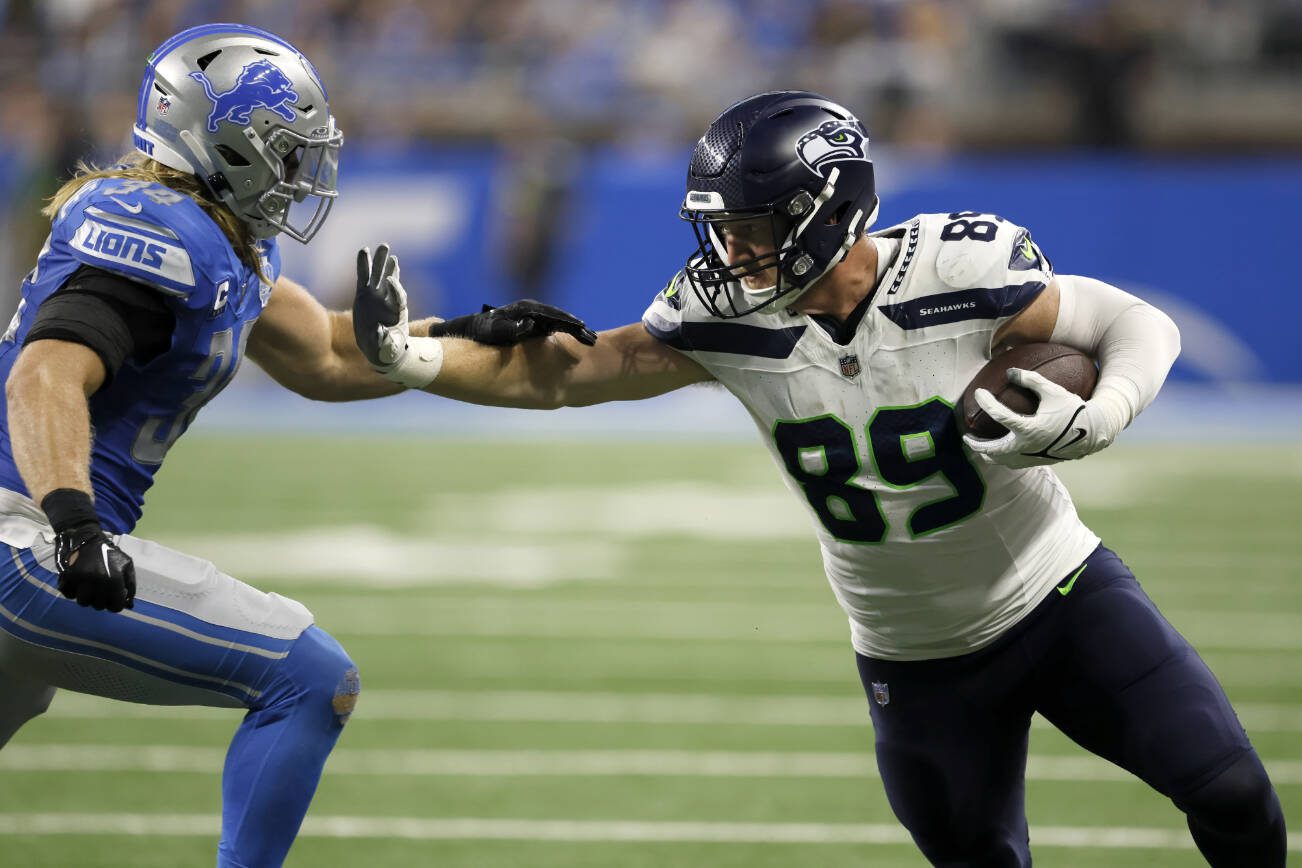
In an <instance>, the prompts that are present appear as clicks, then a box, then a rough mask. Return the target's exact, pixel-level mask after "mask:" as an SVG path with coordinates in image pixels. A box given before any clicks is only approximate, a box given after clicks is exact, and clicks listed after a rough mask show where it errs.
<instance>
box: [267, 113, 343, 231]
mask: <svg viewBox="0 0 1302 868" xmlns="http://www.w3.org/2000/svg"><path fill="white" fill-rule="evenodd" d="M343 143H344V136H343V133H341V132H340V131H339V130H338V129H337V128H336V127H335V125H334V118H330V123H329V124H328V126H327V127H326V128H325V130H324V131H323V134H322V135H321V136H320V137H316V138H309V137H308V136H304V135H301V134H300V133H297V132H295V131H294V130H291V129H286V128H284V127H282V128H280V129H278V130H276V131H275V132H273V133H272V134H271V135H270V136H268V137H267V149H268V150H269V151H270V152H271V153H272V154H273V155H278V154H283V155H284V156H283V157H281V158H280V159H278V160H277V159H275V158H274V157H273V159H272V162H273V163H274V164H275V165H276V167H277V172H278V174H279V176H280V180H279V181H277V182H276V183H275V184H273V185H272V187H271V189H269V190H267V192H265V193H263V194H262V195H261V196H259V197H258V199H257V202H256V204H255V205H254V210H255V211H256V213H257V214H259V215H260V216H261V217H262V219H263V220H265V221H266V223H267V225H268V227H269V228H271V229H273V230H274V231H276V232H283V233H285V234H286V235H288V236H289V237H290V238H293V239H294V240H296V241H301V242H303V243H307V241H308V240H309V239H311V237H312V236H313V235H315V234H316V233H317V230H318V229H320V228H321V224H323V223H325V219H326V217H327V216H329V214H330V208H331V206H332V205H334V201H335V198H336V197H337V196H338V195H339V191H338V189H337V187H336V184H337V183H338V180H339V149H340V148H341V147H342V146H343ZM300 206H301V207H300Z"/></svg>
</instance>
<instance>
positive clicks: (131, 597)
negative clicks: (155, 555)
mask: <svg viewBox="0 0 1302 868" xmlns="http://www.w3.org/2000/svg"><path fill="white" fill-rule="evenodd" d="M122 582H123V584H124V585H125V586H126V592H127V598H126V607H127V608H128V609H131V608H134V606H135V599H136V565H135V564H134V563H133V562H131V561H127V565H126V566H125V567H124V568H123V569H122Z"/></svg>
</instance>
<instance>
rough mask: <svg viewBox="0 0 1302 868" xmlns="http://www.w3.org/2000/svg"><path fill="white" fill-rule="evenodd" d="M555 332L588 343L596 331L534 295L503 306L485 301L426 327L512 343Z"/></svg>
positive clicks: (499, 343) (486, 341) (482, 340)
mask: <svg viewBox="0 0 1302 868" xmlns="http://www.w3.org/2000/svg"><path fill="white" fill-rule="evenodd" d="M556 332H563V333H565V334H567V335H573V336H574V338H575V340H577V341H578V342H579V343H581V344H586V345H588V346H592V345H593V344H595V343H596V342H597V333H596V332H594V331H593V330H592V329H590V328H588V327H587V326H586V325H584V323H583V320H581V319H579V318H578V317H576V316H574V315H573V314H571V313H568V312H566V311H563V310H561V309H560V308H559V307H554V306H553V305H550V304H544V303H542V302H541V301H534V300H533V299H524V300H523V301H513V302H511V303H510V304H508V305H504V306H502V307H493V306H492V305H487V304H486V305H484V309H483V311H481V312H480V313H476V314H470V315H468V316H459V317H456V318H455V319H450V320H447V321H446V322H441V323H435V324H434V325H432V326H430V330H429V333H430V335H431V336H436V335H448V336H449V337H457V338H469V339H470V340H472V341H475V342H476V343H481V344H492V345H493V346H511V345H513V344H518V343H520V342H521V341H527V340H529V339H530V338H541V337H546V336H547V335H550V334H555V333H556Z"/></svg>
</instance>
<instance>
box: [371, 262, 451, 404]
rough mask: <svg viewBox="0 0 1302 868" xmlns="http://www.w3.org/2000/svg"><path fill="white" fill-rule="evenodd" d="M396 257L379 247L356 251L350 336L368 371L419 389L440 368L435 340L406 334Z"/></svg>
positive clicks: (439, 350)
mask: <svg viewBox="0 0 1302 868" xmlns="http://www.w3.org/2000/svg"><path fill="white" fill-rule="evenodd" d="M398 274H399V270H398V257H396V256H392V255H390V253H389V245H387V244H381V245H380V246H379V247H377V248H376V250H375V259H374V260H372V259H371V251H370V248H367V247H363V248H362V249H361V250H359V251H357V295H356V296H355V297H354V299H353V337H354V338H355V339H356V340H357V346H358V348H359V349H360V350H361V351H362V355H364V356H365V357H366V360H367V361H368V362H370V364H371V367H372V368H374V369H375V370H376V371H377V372H378V373H380V374H383V375H384V376H385V377H387V378H388V379H390V380H392V381H393V382H395V383H400V384H401V385H404V386H408V387H410V388H415V389H419V388H423V387H424V386H428V385H429V384H430V383H432V382H434V378H435V377H437V376H438V375H439V371H440V370H441V369H442V367H443V344H442V343H440V342H439V340H438V339H437V338H413V337H411V336H410V334H409V333H408V325H407V292H406V290H404V289H403V288H402V282H401V281H400V280H399V279H398Z"/></svg>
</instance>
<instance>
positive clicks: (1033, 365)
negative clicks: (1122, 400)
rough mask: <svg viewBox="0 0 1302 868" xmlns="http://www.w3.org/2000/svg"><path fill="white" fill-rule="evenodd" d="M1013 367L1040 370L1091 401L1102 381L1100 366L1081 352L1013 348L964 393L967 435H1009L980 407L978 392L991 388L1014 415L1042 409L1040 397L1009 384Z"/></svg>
mask: <svg viewBox="0 0 1302 868" xmlns="http://www.w3.org/2000/svg"><path fill="white" fill-rule="evenodd" d="M1009 368H1022V369H1023V370H1027V371H1036V372H1038V373H1040V374H1041V375H1043V376H1044V377H1045V378H1047V379H1050V380H1052V381H1053V382H1055V383H1057V384H1058V385H1059V386H1062V387H1063V388H1064V389H1066V390H1067V391H1069V392H1074V393H1075V394H1077V395H1080V396H1081V397H1082V398H1088V397H1089V396H1090V395H1092V394H1093V393H1094V384H1095V383H1097V382H1098V379H1099V369H1098V366H1097V365H1095V364H1094V360H1093V359H1091V358H1090V357H1089V356H1087V355H1085V354H1084V353H1082V352H1081V351H1080V350H1077V349H1073V348H1071V347H1068V346H1064V345H1063V344H1022V345H1021V346H1016V347H1013V348H1011V349H1009V350H1006V351H1004V352H1002V353H1000V354H999V355H997V356H995V357H994V358H993V359H991V360H990V361H988V362H986V365H985V367H983V368H982V369H981V370H979V371H977V375H976V376H975V377H973V378H972V382H971V383H969V384H968V387H967V388H966V389H964V390H963V399H962V401H961V402H960V404H959V412H960V414H961V415H960V418H961V419H962V420H963V430H964V431H965V432H967V433H970V434H972V435H973V436H974V437H981V438H986V439H989V438H994V437H1002V436H1004V435H1005V434H1007V433H1008V429H1007V428H1005V427H1004V426H1003V425H1000V424H999V423H998V422H996V421H995V420H994V419H991V418H990V417H989V416H988V415H986V411H985V410H982V409H981V406H980V405H979V404H977V402H976V397H975V392H976V390H977V389H989V390H990V393H991V394H992V395H994V396H995V400H997V401H999V402H1000V403H1001V404H1003V405H1004V406H1006V407H1007V408H1008V409H1010V410H1012V411H1013V412H1014V413H1022V414H1024V415H1030V414H1032V413H1034V412H1035V410H1036V408H1037V407H1039V406H1040V397H1039V396H1038V395H1036V394H1035V393H1034V392H1032V391H1031V390H1030V389H1023V388H1022V387H1021V386H1014V385H1013V384H1012V383H1010V382H1008V369H1009Z"/></svg>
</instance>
